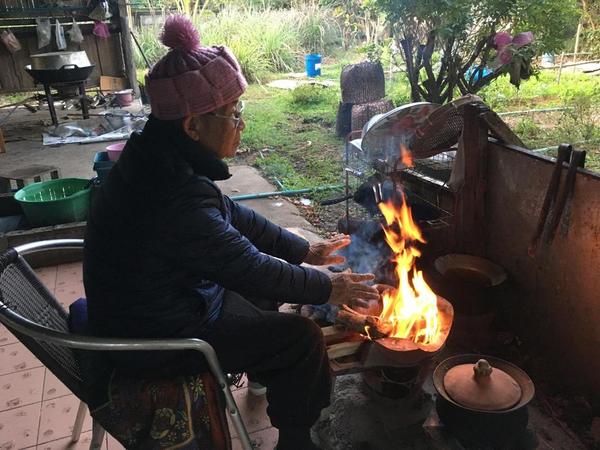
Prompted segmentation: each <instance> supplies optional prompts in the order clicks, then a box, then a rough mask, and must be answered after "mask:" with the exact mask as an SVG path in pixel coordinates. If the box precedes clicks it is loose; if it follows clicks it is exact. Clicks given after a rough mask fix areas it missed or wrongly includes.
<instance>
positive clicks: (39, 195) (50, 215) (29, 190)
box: [15, 178, 90, 227]
mask: <svg viewBox="0 0 600 450" xmlns="http://www.w3.org/2000/svg"><path fill="white" fill-rule="evenodd" d="M89 181H90V180H86V179H84V178H61V179H58V180H50V181H42V182H41V183H33V184H30V185H29V186H25V187H24V188H23V189H21V190H19V191H17V193H16V194H15V200H17V201H18V202H19V203H20V204H21V208H22V209H23V213H24V214H25V217H27V221H28V222H29V224H30V225H31V226H32V227H40V226H46V225H58V224H61V223H70V222H80V221H82V220H86V219H87V213H88V208H89V204H90V188H89V186H88V185H89Z"/></svg>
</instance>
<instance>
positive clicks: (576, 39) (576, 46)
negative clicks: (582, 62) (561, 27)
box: [573, 22, 581, 73]
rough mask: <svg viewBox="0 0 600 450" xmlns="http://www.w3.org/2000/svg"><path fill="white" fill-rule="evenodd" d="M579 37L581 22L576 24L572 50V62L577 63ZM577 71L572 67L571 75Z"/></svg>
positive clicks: (574, 66) (575, 67)
mask: <svg viewBox="0 0 600 450" xmlns="http://www.w3.org/2000/svg"><path fill="white" fill-rule="evenodd" d="M580 35H581V22H579V23H578V24H577V34H576V35H575V49H574V50H573V62H574V63H576V62H577V52H578V51H579V36H580ZM576 70H577V66H576V65H573V73H575V71H576Z"/></svg>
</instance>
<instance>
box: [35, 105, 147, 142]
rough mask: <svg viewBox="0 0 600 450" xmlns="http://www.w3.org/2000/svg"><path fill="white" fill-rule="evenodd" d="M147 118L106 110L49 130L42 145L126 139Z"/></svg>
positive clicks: (125, 112)
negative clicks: (94, 115)
mask: <svg viewBox="0 0 600 450" xmlns="http://www.w3.org/2000/svg"><path fill="white" fill-rule="evenodd" d="M146 121H147V117H146V116H144V115H134V114H131V113H129V112H128V111H124V110H119V109H115V110H108V111H107V112H106V113H105V114H103V115H102V116H96V117H90V118H89V119H82V120H76V121H73V122H67V123H62V124H59V125H57V126H55V127H51V128H49V129H48V130H47V131H48V132H47V133H44V136H43V144H44V145H58V144H72V143H90V142H102V141H111V140H117V139H127V138H128V137H129V135H130V134H131V133H132V132H134V131H139V130H141V129H143V128H144V125H145V124H146Z"/></svg>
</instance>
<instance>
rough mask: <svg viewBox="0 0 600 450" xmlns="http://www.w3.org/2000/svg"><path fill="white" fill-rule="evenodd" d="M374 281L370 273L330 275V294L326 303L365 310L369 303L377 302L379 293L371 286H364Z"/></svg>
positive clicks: (373, 276)
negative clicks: (367, 282)
mask: <svg viewBox="0 0 600 450" xmlns="http://www.w3.org/2000/svg"><path fill="white" fill-rule="evenodd" d="M373 279H375V275H373V274H372V273H350V272H341V273H334V274H332V275H331V294H330V295H329V300H328V303H331V304H333V305H348V306H350V307H354V306H359V307H363V308H367V307H368V306H369V301H371V300H376V301H377V300H379V292H378V291H377V289H376V288H375V287H373V286H369V285H367V284H364V282H365V281H371V280H373Z"/></svg>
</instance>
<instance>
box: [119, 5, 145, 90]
mask: <svg viewBox="0 0 600 450" xmlns="http://www.w3.org/2000/svg"><path fill="white" fill-rule="evenodd" d="M118 6H119V24H120V26H121V46H122V48H123V61H124V63H125V76H126V77H127V79H128V80H129V85H130V87H131V88H132V89H133V93H134V95H135V96H136V97H139V96H140V87H139V86H138V82H137V76H136V67H135V59H134V52H133V44H132V42H131V41H132V39H131V32H130V30H129V22H128V20H127V2H126V0H119V1H118Z"/></svg>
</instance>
